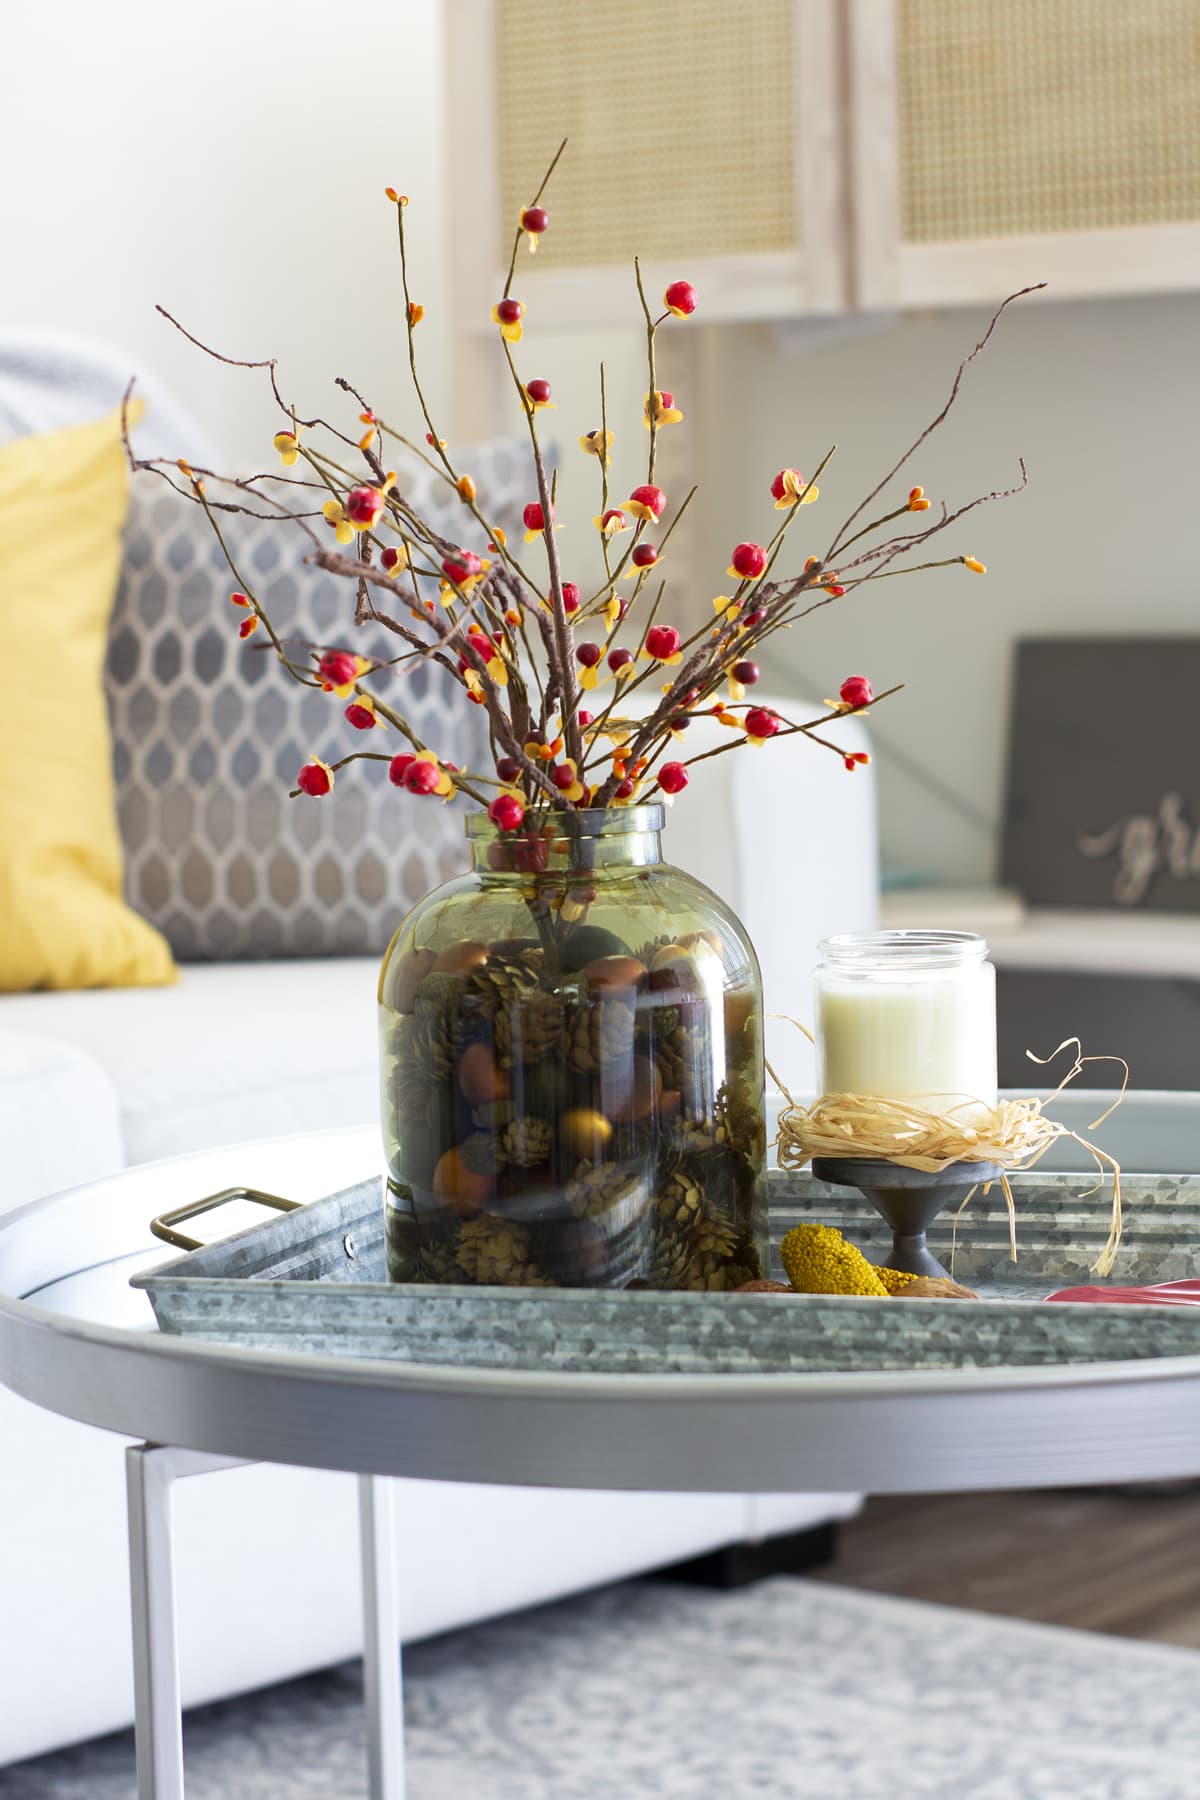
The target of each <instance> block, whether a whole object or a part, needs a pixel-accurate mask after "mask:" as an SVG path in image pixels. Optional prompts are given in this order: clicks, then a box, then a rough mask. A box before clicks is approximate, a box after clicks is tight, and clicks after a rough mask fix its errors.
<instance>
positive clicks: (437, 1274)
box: [416, 1238, 467, 1286]
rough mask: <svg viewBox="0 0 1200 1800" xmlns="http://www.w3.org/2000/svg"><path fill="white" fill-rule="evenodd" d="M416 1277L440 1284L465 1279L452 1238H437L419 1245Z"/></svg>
mask: <svg viewBox="0 0 1200 1800" xmlns="http://www.w3.org/2000/svg"><path fill="white" fill-rule="evenodd" d="M416 1279H417V1280H418V1281H427V1282H435V1283H437V1284H438V1285H440V1286H445V1285H447V1284H452V1283H458V1282H465V1281H466V1279H467V1277H466V1274H465V1272H464V1270H463V1268H462V1265H461V1264H460V1262H459V1261H458V1258H457V1256H456V1254H455V1243H454V1240H453V1238H450V1239H447V1238H437V1239H435V1240H434V1242H433V1243H431V1244H422V1245H421V1248H420V1249H419V1250H418V1251H417V1275H416Z"/></svg>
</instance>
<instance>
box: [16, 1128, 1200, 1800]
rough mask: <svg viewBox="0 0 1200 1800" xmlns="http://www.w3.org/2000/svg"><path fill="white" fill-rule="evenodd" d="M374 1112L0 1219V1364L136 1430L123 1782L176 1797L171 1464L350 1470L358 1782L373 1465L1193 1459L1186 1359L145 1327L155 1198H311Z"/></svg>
mask: <svg viewBox="0 0 1200 1800" xmlns="http://www.w3.org/2000/svg"><path fill="white" fill-rule="evenodd" d="M378 1165H379V1146H378V1139H377V1136H376V1134H375V1133H374V1131H368V1130H363V1131H348V1132H321V1133H313V1134H311V1135H304V1136H297V1137H291V1138H282V1139H277V1140H274V1141H268V1142H261V1143H256V1144H246V1145H238V1146H235V1147H233V1148H230V1149H226V1150H220V1151H211V1152H205V1153H202V1154H198V1155H195V1156H186V1157H179V1158H176V1159H174V1160H172V1161H170V1162H163V1163H154V1164H145V1165H142V1166H141V1167H139V1168H135V1169H131V1170H128V1171H125V1172H124V1173H122V1174H120V1175H117V1176H113V1177H110V1178H109V1179H107V1180H104V1181H99V1182H92V1183H89V1184H88V1185H87V1186H85V1187H80V1188H75V1189H71V1190H68V1191H67V1192H66V1193H63V1194H60V1195H57V1196H54V1197H52V1198H50V1199H47V1200H40V1201H36V1202H34V1203H33V1204H32V1205H30V1206H26V1207H23V1208H21V1209H19V1210H18V1211H16V1212H13V1213H10V1214H8V1215H5V1216H0V1382H3V1383H4V1384H5V1385H6V1386H8V1387H11V1388H12V1389H13V1390H14V1391H15V1392H17V1393H18V1394H21V1395H23V1396H24V1397H25V1398H26V1399H28V1400H32V1401H33V1402H35V1403H36V1404H37V1405H40V1406H44V1407H47V1408H49V1409H50V1410H51V1411H52V1412H57V1413H62V1414H65V1415H66V1416H68V1417H70V1418H75V1419H80V1420H83V1421H84V1422H86V1423H87V1424H90V1425H96V1426H99V1427H101V1428H103V1429H106V1430H109V1431H116V1432H119V1433H121V1434H122V1435H125V1436H129V1437H133V1438H135V1439H138V1440H141V1441H140V1444H139V1446H138V1447H137V1448H133V1449H131V1450H130V1451H129V1453H128V1458H129V1510H130V1543H131V1553H132V1562H131V1579H132V1585H133V1603H134V1607H133V1610H134V1642H135V1683H136V1712H137V1737H138V1791H139V1800H180V1797H181V1796H182V1794H183V1765H182V1749H181V1732H180V1718H179V1683H178V1669H177V1664H176V1655H175V1641H174V1640H175V1633H174V1612H173V1583H172V1576H171V1535H170V1510H169V1495H170V1488H171V1485H172V1483H173V1482H174V1481H175V1480H177V1479H179V1478H181V1477H183V1476H185V1475H191V1474H199V1473H203V1472H204V1471H206V1470H210V1469H213V1468H218V1467H227V1466H228V1464H229V1462H230V1461H260V1462H278V1463H287V1464H293V1465H302V1466H307V1467H312V1468H323V1469H341V1470H348V1471H352V1472H354V1473H356V1474H358V1475H359V1477H360V1493H361V1516H362V1525H363V1573H364V1604H365V1620H366V1646H365V1661H366V1678H367V1679H366V1685H367V1705H368V1738H369V1762H370V1770H371V1790H370V1791H371V1794H372V1797H373V1800H385V1797H386V1800H399V1797H400V1796H401V1795H402V1793H403V1732H402V1716H401V1701H400V1691H399V1684H398V1682H397V1681H396V1679H395V1674H396V1668H397V1662H396V1646H397V1645H398V1642H399V1631H398V1627H397V1622H396V1613H395V1585H394V1572H393V1570H392V1567H391V1550H390V1545H389V1544H388V1543H387V1542H386V1537H385V1532H384V1530H383V1525H382V1508H381V1505H380V1493H379V1490H378V1487H377V1483H378V1481H379V1479H380V1478H381V1477H385V1476H392V1475H401V1476H414V1477H424V1478H427V1479H436V1480H446V1481H466V1482H480V1483H489V1482H491V1483H502V1484H515V1485H522V1484H525V1485H536V1486H548V1487H580V1488H610V1489H644V1490H648V1491H660V1492H661V1491H672V1490H674V1491H678V1492H699V1491H708V1492H718V1493H719V1492H743V1493H744V1492H800V1491H808V1492H819V1491H829V1492H845V1491H850V1490H864V1491H867V1492H872V1493H912V1492H927V1491H935V1490H937V1491H946V1490H949V1489H955V1488H958V1489H969V1488H1005V1487H1031V1486H1039V1485H1040V1486H1059V1485H1071V1484H1086V1483H1095V1482H1113V1481H1125V1482H1127V1481H1149V1480H1159V1479H1170V1478H1178V1477H1189V1476H1195V1475H1200V1357H1186V1358H1184V1357H1177V1358H1161V1359H1158V1358H1155V1359H1152V1360H1148V1361H1139V1362H1126V1363H1105V1364H1096V1363H1092V1364H1086V1365H1066V1364H1064V1365H1062V1366H1054V1367H1037V1368H1021V1369H1013V1370H1005V1369H988V1370H970V1369H956V1370H921V1371H914V1372H913V1373H912V1374H906V1373H904V1372H886V1373H879V1374H845V1375H828V1374H826V1375H773V1376H769V1377H763V1376H743V1375H721V1376H688V1375H670V1376H662V1377H656V1376H643V1375H629V1376H610V1375H579V1374H557V1373H548V1374H538V1373H530V1372H524V1371H522V1372H509V1371H500V1372H497V1371H491V1370H487V1369H482V1368H481V1369H478V1370H472V1371H464V1370H462V1369H440V1368H437V1367H430V1366H428V1365H420V1366H417V1365H406V1364H402V1363H397V1362H383V1361H378V1362H369V1361H359V1360H352V1359H344V1358H333V1357H319V1356H308V1355H301V1354H286V1353H282V1352H274V1351H258V1350H246V1349H234V1348H226V1347H224V1346H221V1345H213V1344H207V1343H199V1342H193V1341H187V1340H183V1339H179V1338H171V1337H167V1336H163V1335H161V1334H160V1333H159V1332H158V1331H157V1329H156V1327H155V1324H154V1318H153V1314H152V1313H151V1311H150V1307H149V1303H148V1301H147V1300H146V1297H145V1295H144V1294H142V1293H141V1292H139V1291H137V1290H134V1289H132V1288H130V1287H129V1285H128V1284H129V1278H130V1276H131V1275H133V1274H135V1273H137V1272H138V1271H140V1270H141V1269H144V1268H146V1267H147V1266H148V1265H150V1264H151V1263H153V1262H155V1261H163V1260H166V1259H167V1258H168V1257H170V1256H173V1255H176V1254H177V1252H175V1251H169V1250H167V1249H166V1247H165V1246H164V1245H162V1244H161V1243H159V1242H157V1241H156V1240H155V1239H154V1238H153V1237H151V1235H150V1231H149V1221H150V1219H151V1218H153V1217H154V1216H155V1215H157V1214H159V1213H162V1212H165V1211H167V1210H169V1209H171V1208H173V1207H175V1206H179V1205H182V1204H184V1203H185V1202H187V1201H188V1200H192V1199H199V1198H201V1197H202V1196H203V1195H205V1194H210V1193H215V1192H217V1191H219V1190H221V1189H224V1188H227V1187H230V1186H233V1185H234V1184H242V1185H245V1186H248V1187H257V1188H261V1189H263V1190H265V1191H266V1192H268V1193H276V1194H282V1195H285V1196H286V1197H288V1198H290V1199H294V1200H300V1201H306V1200H312V1199H317V1198H319V1197H320V1196H321V1195H322V1194H325V1193H329V1192H331V1191H333V1190H334V1189H335V1188H341V1187H345V1186H348V1185H349V1184H350V1183H351V1182H353V1181H356V1180H360V1179H362V1178H363V1177H364V1176H366V1175H368V1174H370V1173H371V1172H372V1170H374V1169H375V1168H377V1167H378Z"/></svg>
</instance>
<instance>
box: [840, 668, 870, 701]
mask: <svg viewBox="0 0 1200 1800" xmlns="http://www.w3.org/2000/svg"><path fill="white" fill-rule="evenodd" d="M838 693H839V694H840V695H841V698H842V701H843V702H844V704H845V705H846V706H870V704H871V702H872V700H873V699H874V698H875V690H874V688H873V687H872V686H871V683H870V682H869V681H868V679H867V677H866V676H865V675H848V676H847V677H846V679H845V681H843V683H842V685H841V687H840V688H839V689H838Z"/></svg>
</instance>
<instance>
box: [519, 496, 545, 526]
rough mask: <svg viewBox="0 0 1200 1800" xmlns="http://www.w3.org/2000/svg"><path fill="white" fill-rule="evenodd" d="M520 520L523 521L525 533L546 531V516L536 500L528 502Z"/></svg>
mask: <svg viewBox="0 0 1200 1800" xmlns="http://www.w3.org/2000/svg"><path fill="white" fill-rule="evenodd" d="M521 518H522V519H523V520H524V523H525V529H526V531H545V529H546V515H545V513H544V512H543V511H542V508H541V504H540V502H539V501H537V500H531V501H530V502H529V505H528V506H527V507H526V508H525V510H524V511H523V512H522V514H521Z"/></svg>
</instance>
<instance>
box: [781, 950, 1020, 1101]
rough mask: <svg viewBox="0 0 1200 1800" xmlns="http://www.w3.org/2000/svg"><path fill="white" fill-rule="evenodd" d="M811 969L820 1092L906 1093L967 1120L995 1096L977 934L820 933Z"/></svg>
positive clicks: (992, 997) (988, 980)
mask: <svg viewBox="0 0 1200 1800" xmlns="http://www.w3.org/2000/svg"><path fill="white" fill-rule="evenodd" d="M821 956H822V960H821V963H820V966H819V967H818V970H817V1044H818V1059H819V1080H820V1092H821V1093H822V1094H870V1095H873V1096H875V1097H876V1098H881V1099H890V1100H912V1101H915V1102H917V1103H918V1104H919V1105H920V1106H922V1107H924V1108H925V1109H926V1110H927V1111H929V1112H942V1113H945V1112H951V1111H953V1110H955V1109H958V1117H960V1118H969V1117H970V1113H971V1105H970V1103H971V1102H975V1103H977V1105H982V1106H986V1107H993V1106H995V1104H996V971H995V969H994V968H993V967H992V965H991V963H990V962H988V960H987V944H986V942H985V941H984V939H983V938H981V937H975V936H974V935H972V934H970V933H967V932H954V931H878V932H862V933H854V934H847V935H845V936H842V937H835V938H828V939H827V940H826V941H825V943H823V944H822V945H821Z"/></svg>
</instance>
